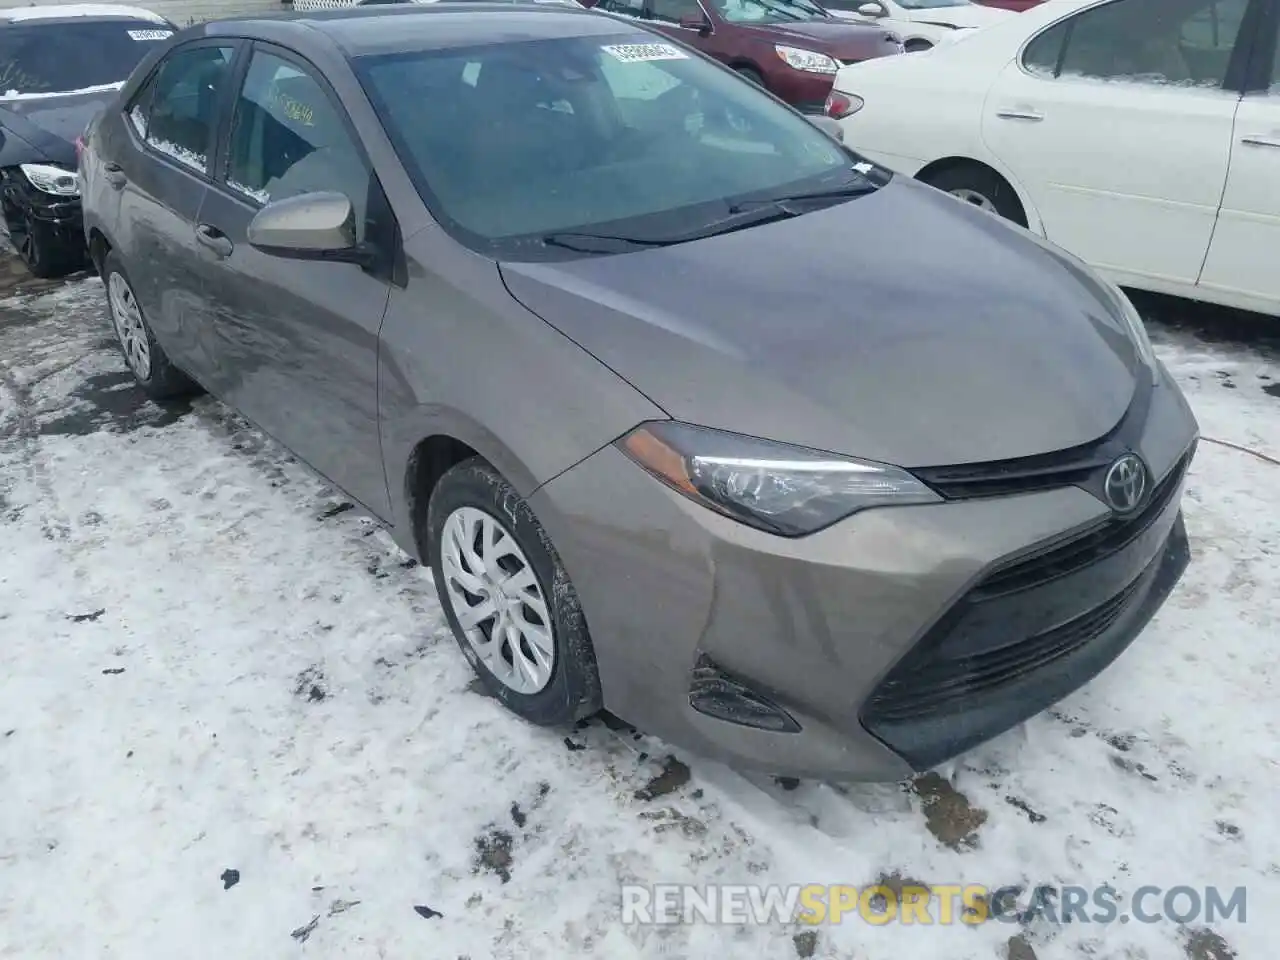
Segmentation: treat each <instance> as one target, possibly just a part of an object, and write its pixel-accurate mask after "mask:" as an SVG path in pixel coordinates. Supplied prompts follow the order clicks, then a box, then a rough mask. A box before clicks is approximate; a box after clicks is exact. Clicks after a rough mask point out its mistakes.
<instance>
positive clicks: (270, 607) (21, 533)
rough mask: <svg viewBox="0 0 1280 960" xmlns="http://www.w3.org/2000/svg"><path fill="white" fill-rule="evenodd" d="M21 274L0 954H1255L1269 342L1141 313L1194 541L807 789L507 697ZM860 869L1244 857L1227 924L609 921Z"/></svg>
mask: <svg viewBox="0 0 1280 960" xmlns="http://www.w3.org/2000/svg"><path fill="white" fill-rule="evenodd" d="M41 287H43V288H44V289H45V290H46V291H47V292H44V293H39V292H38V290H39V289H40V288H41ZM36 290H37V292H34V293H33V292H28V293H25V294H23V293H19V294H17V295H11V296H9V298H8V299H7V300H3V301H0V545H2V546H0V957H5V958H23V960H28V958H30V960H36V958H40V960H48V958H58V957H74V958H89V957H93V958H115V957H119V958H129V960H138V958H161V957H165V958H178V957H181V958H184V960H202V958H206V957H207V958H215V957H216V958H227V957H250V958H254V960H262V958H275V957H293V956H309V957H325V958H328V957H360V958H364V957H370V958H373V957H379V958H380V957H389V958H395V960H409V958H430V960H434V958H444V960H455V958H458V957H469V958H472V960H482V958H506V957H511V958H520V960H533V958H541V957H547V958H556V960H561V958H568V957H575V956H591V957H600V958H618V960H631V958H641V957H646V958H648V957H659V956H661V957H687V958H697V960H702V958H710V957H715V958H736V957H742V958H752V960H755V958H768V957H776V958H788V957H795V956H810V955H811V956H815V957H840V958H854V957H857V958H860V960H888V958H892V960H899V958H910V960H942V958H946V960H964V958H980V960H991V958H1002V957H1005V956H1006V955H1007V956H1009V957H1013V958H1016V960H1027V958H1031V957H1037V958H1039V960H1066V958H1078V957H1095V958H1101V960H1107V958H1115V960H1120V958H1126V960H1138V958H1149V960H1165V958H1175V960H1176V958H1180V957H1184V956H1186V957H1190V958H1192V960H1227V958H1228V957H1233V956H1234V957H1241V958H1252V957H1266V956H1271V955H1272V954H1273V952H1274V951H1273V950H1272V949H1271V948H1272V943H1273V934H1272V931H1271V930H1270V928H1269V916H1268V914H1269V910H1270V908H1272V907H1274V906H1275V905H1276V904H1277V903H1278V902H1280V830H1278V829H1277V825H1276V823H1277V821H1276V817H1275V813H1274V810H1275V806H1274V805H1275V802H1276V798H1277V796H1280V768H1278V766H1277V763H1278V761H1280V746H1278V743H1280V739H1278V738H1280V730H1278V729H1277V726H1278V723H1280V706H1277V697H1276V671H1277V657H1276V645H1275V641H1276V638H1277V636H1280V465H1276V464H1274V463H1272V462H1268V461H1267V460H1266V459H1265V458H1264V457H1261V456H1256V455H1254V454H1251V453H1249V452H1245V451H1244V450H1240V449H1235V448H1233V447H1230V446H1224V445H1221V444H1219V443H1216V442H1213V441H1223V442H1226V443H1230V444H1235V445H1238V446H1240V447H1244V448H1248V449H1251V450H1253V451H1256V452H1257V453H1259V454H1263V455H1265V456H1269V457H1271V458H1276V459H1280V352H1277V351H1276V350H1275V349H1274V348H1258V347H1257V346H1256V344H1255V346H1254V347H1250V346H1247V345H1245V344H1241V343H1238V342H1230V341H1228V342H1225V343H1217V344H1214V343H1209V342H1206V341H1204V340H1202V339H1199V338H1198V337H1196V336H1195V335H1194V334H1192V333H1190V332H1187V331H1185V330H1184V331H1179V330H1164V329H1161V330H1158V331H1157V338H1158V340H1159V348H1160V350H1161V352H1162V354H1163V356H1164V357H1165V358H1166V360H1167V362H1169V363H1170V364H1171V366H1172V367H1173V369H1175V370H1176V371H1177V373H1178V376H1179V378H1180V379H1181V380H1182V382H1183V384H1184V385H1185V387H1186V389H1187V390H1188V392H1189V394H1190V397H1191V400H1192V402H1193V404H1194V405H1195V408H1196V411H1197V414H1198V416H1199V417H1200V420H1201V425H1202V428H1203V430H1204V434H1205V436H1206V438H1208V442H1206V443H1204V444H1203V446H1202V448H1201V451H1200V454H1199V458H1198V460H1197V462H1196V464H1195V466H1194V469H1193V471H1192V476H1191V481H1190V490H1189V493H1188V495H1187V499H1186V507H1185V508H1186V513H1187V521H1188V525H1189V528H1190V531H1191V535H1192V537H1193V541H1194V551H1195V559H1194V564H1193V566H1192V568H1191V570H1190V571H1189V573H1188V575H1187V578H1186V579H1185V580H1184V582H1183V585H1182V586H1181V587H1180V589H1179V591H1178V592H1177V594H1176V595H1175V597H1174V599H1173V600H1172V602H1171V603H1170V605H1169V606H1168V607H1167V608H1166V609H1165V610H1164V611H1163V612H1162V613H1161V615H1160V616H1159V618H1158V620H1157V621H1156V622H1155V623H1154V624H1153V625H1152V627H1151V628H1150V630H1149V631H1148V632H1147V633H1146V634H1145V635H1144V636H1143V637H1142V638H1141V639H1140V640H1139V641H1138V642H1137V643H1136V644H1135V645H1134V646H1133V647H1132V648H1131V649H1130V651H1129V652H1127V653H1126V654H1125V655H1124V656H1123V657H1122V658H1121V660H1120V661H1118V662H1117V663H1116V664H1115V665H1114V666H1113V668H1112V669H1110V670H1108V671H1107V672H1106V673H1105V674H1104V675H1103V676H1102V677H1101V678H1099V679H1098V680H1097V681H1096V682H1094V683H1093V684H1091V685H1090V686H1089V687H1087V688H1086V689H1085V690H1083V691H1082V692H1080V693H1078V694H1076V695H1075V696H1073V697H1071V698H1070V699H1069V700H1067V701H1066V702H1064V703H1063V704H1061V705H1060V707H1059V708H1058V709H1056V710H1054V711H1052V712H1051V713H1049V714H1047V715H1043V716H1040V717H1037V718H1035V719H1034V720H1032V721H1031V722H1030V723H1028V724H1026V725H1025V727H1023V728H1021V729H1019V730H1016V731H1014V732H1012V733H1010V734H1008V735H1006V736H1004V737H1002V738H1000V739H999V740H998V741H996V742H994V743H992V744H990V745H987V746H985V747H982V748H980V749H978V750H976V751H974V752H973V753H972V754H970V755H968V756H966V757H964V758H962V759H961V760H959V761H957V762H956V763H954V764H952V765H950V766H949V767H948V768H947V769H945V770H942V771H939V772H938V773H935V774H930V775H926V776H924V777H920V778H917V779H916V781H914V782H913V783H907V784H901V785H887V786H854V787H840V786H832V785H828V784H822V783H807V782H806V783H801V784H794V783H778V782H774V781H772V780H770V779H768V778H763V777H744V776H741V775H739V774H736V773H734V772H732V771H730V770H728V769H725V768H724V767H721V766H719V765H716V764H713V763H710V762H707V761H704V760H702V759H700V758H699V757H696V756H689V755H685V754H680V755H678V757H677V758H676V759H674V760H669V759H667V758H668V756H669V754H670V753H671V751H670V750H669V749H668V748H666V747H665V746H664V745H663V744H661V743H658V742H654V741H653V740H651V739H649V738H645V737H641V736H639V735H637V734H634V733H633V732H631V731H629V730H627V729H625V728H623V727H621V726H620V725H619V724H617V723H616V722H614V723H606V722H603V721H593V722H591V723H589V724H586V725H584V726H583V727H582V728H581V729H577V730H569V731H565V730H562V731H548V730H539V729H534V728H531V727H529V726H526V725H525V724H523V723H521V722H520V721H518V720H517V719H515V718H514V717H512V716H511V715H509V714H507V713H505V712H504V711H503V710H501V709H500V708H499V707H498V706H497V705H496V704H495V703H494V702H492V701H491V700H489V699H487V698H486V697H484V696H483V695H480V694H478V693H477V692H475V690H474V688H473V686H472V684H471V675H470V673H469V670H468V668H467V667H466V665H465V664H464V662H463V660H462V658H461V656H459V654H458V652H457V650H456V649H455V647H454V644H453V641H452V640H451V638H450V637H449V636H448V634H447V632H446V628H445V627H444V625H443V622H442V620H441V617H440V615H439V608H438V605H437V602H436V599H435V596H434V593H433V590H432V588H431V586H430V583H429V581H428V579H427V578H426V577H425V576H424V574H423V571H422V570H420V569H417V568H415V567H414V566H413V565H412V564H411V563H410V562H408V561H407V560H406V558H405V557H404V556H403V555H402V554H400V553H399V552H398V551H397V550H396V549H395V548H394V547H392V546H391V545H390V543H389V541H388V540H387V538H386V537H385V535H383V534H382V533H381V532H380V531H378V530H377V529H376V528H375V527H374V526H373V525H372V524H370V523H369V522H368V521H367V520H365V519H363V518H361V516H360V515H359V514H358V513H357V512H356V511H354V510H350V509H348V506H349V505H347V504H346V503H345V501H344V500H343V499H342V497H341V495H340V494H338V493H337V492H336V491H334V490H332V489H330V488H327V487H326V486H325V485H323V484H322V483H320V482H319V481H317V480H315V479H314V478H312V477H311V476H310V475H309V474H307V473H306V472H304V471H303V470H302V469H301V468H300V467H298V466H297V465H296V464H294V463H293V462H292V461H291V460H290V458H289V457H288V456H287V455H286V454H285V453H284V452H283V451H281V450H280V449H279V448H278V447H277V446H276V445H274V444H273V443H271V442H269V441H266V440H264V439H263V438H262V437H261V436H259V435H258V434H257V433H255V432H254V431H253V430H252V429H250V428H248V427H247V426H246V425H245V424H244V423H243V422H242V421H240V420H239V419H238V418H237V417H235V416H234V415H232V414H231V413H230V412H229V411H227V410H226V409H225V408H223V407H222V406H220V405H219V404H218V403H216V402H214V401H212V400H210V399H207V398H206V399H201V400H197V401H195V402H194V403H193V404H191V405H190V406H189V407H179V408H176V409H169V410H161V409H159V408H157V407H155V406H153V405H151V404H149V403H147V402H145V401H144V400H143V399H142V397H141V395H140V394H139V393H138V392H137V391H136V390H135V389H134V388H133V387H132V386H131V383H130V381H129V379H128V377H127V375H126V373H125V370H124V367H123V364H122V362H121V361H120V359H119V357H118V355H117V353H116V352H115V349H114V347H113V345H112V342H111V340H110V339H109V334H108V327H107V324H106V321H105V319H104V317H103V309H102V300H103V298H102V293H101V287H100V284H99V283H98V282H97V281H96V280H80V281H74V282H72V283H70V284H67V285H64V286H50V285H38V286H37V288H36ZM664 770H665V773H664ZM228 871H236V872H237V873H235V874H233V873H230V872H228ZM894 875H897V877H898V878H900V879H901V878H909V879H912V880H917V881H920V882H923V883H932V884H944V883H956V884H965V883H984V884H988V885H990V886H992V887H998V886H1003V885H1013V884H1017V885H1024V886H1034V885H1039V884H1053V885H1062V884H1081V885H1087V886H1093V885H1100V884H1105V883H1109V884H1111V885H1113V886H1114V887H1115V888H1117V890H1118V891H1120V893H1121V895H1122V896H1123V895H1124V894H1125V893H1126V891H1132V890H1134V889H1136V888H1137V887H1139V886H1141V885H1144V884H1152V885H1159V886H1162V887H1172V886H1175V885H1179V884H1186V885H1190V886H1194V887H1201V888H1202V887H1203V886H1205V885H1208V884H1217V885H1219V886H1221V887H1225V888H1234V887H1236V886H1245V887H1247V888H1248V908H1249V913H1248V918H1249V922H1246V923H1239V922H1238V921H1230V922H1226V923H1221V924H1218V925H1217V926H1216V927H1215V929H1214V931H1212V932H1210V931H1207V930H1205V929H1204V928H1203V926H1202V925H1201V924H1199V923H1193V924H1190V925H1187V926H1180V925H1178V924H1176V923H1173V922H1161V923H1157V924H1143V923H1127V924H1120V923H1116V924H1112V925H1108V926H1102V925H1097V924H1073V925H1070V926H1066V927H1055V926H1053V925H1051V924H1048V923H1046V922H1044V921H1039V920H1038V921H1034V922H1032V923H1031V924H1029V925H1028V926H1026V927H1025V928H1020V927H1019V926H1017V925H1009V924H1005V923H995V922H992V923H987V924H984V925H981V926H977V927H966V926H930V927H925V926H902V925H899V924H889V925H886V926H880V927H876V926H871V925H868V924H865V923H862V922H860V921H858V920H856V919H854V920H849V921H847V922H846V923H844V924H842V925H840V926H834V927H822V928H819V929H817V930H816V934H817V935H816V937H814V936H813V932H814V931H809V933H808V934H807V935H806V934H805V932H804V931H802V929H801V928H800V927H796V926H777V925H775V926H760V927H751V928H741V929H736V928H730V927H724V926H712V925H708V924H694V925H688V926H675V927H632V928H624V927H623V926H621V925H620V922H619V906H620V894H619V885H620V884H621V883H623V882H626V881H629V880H630V881H640V882H677V881H692V882H713V881H724V882H752V883H793V882H794V883H810V882H816V883H835V882H839V883H850V884H857V885H864V884H868V883H871V882H872V881H874V880H875V879H876V878H878V877H882V876H889V877H893V876H894Z"/></svg>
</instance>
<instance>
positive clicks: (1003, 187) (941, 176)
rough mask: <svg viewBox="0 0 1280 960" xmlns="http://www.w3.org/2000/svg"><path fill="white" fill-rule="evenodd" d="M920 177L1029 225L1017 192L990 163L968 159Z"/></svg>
mask: <svg viewBox="0 0 1280 960" xmlns="http://www.w3.org/2000/svg"><path fill="white" fill-rule="evenodd" d="M920 179H921V180H922V181H923V182H925V183H927V184H929V186H931V187H936V188H937V189H939V190H941V191H943V192H944V193H949V194H951V195H952V196H953V197H956V198H957V199H960V200H963V201H965V202H966V203H970V204H972V205H973V206H975V207H980V208H982V209H984V210H986V211H988V212H989V213H995V214H997V215H999V216H1001V217H1004V218H1005V219H1006V220H1012V221H1013V222H1014V223H1016V224H1018V226H1020V227H1025V226H1026V225H1027V216H1026V214H1025V213H1024V212H1023V209H1022V201H1020V200H1019V199H1018V195H1017V193H1015V192H1014V189H1013V187H1011V186H1010V185H1009V182H1008V181H1007V180H1005V178H1004V177H1002V176H1000V174H998V173H996V172H995V171H994V170H992V169H991V168H990V167H984V166H981V165H979V164H976V163H965V164H961V165H957V166H951V167H943V168H942V169H941V170H938V171H937V172H936V173H932V174H925V175H924V176H922V177H921V178H920Z"/></svg>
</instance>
